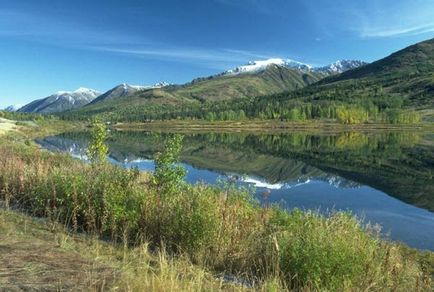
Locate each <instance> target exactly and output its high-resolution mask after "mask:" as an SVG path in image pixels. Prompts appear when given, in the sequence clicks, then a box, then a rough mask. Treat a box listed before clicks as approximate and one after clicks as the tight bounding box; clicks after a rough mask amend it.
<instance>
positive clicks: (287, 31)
mask: <svg viewBox="0 0 434 292" xmlns="http://www.w3.org/2000/svg"><path fill="white" fill-rule="evenodd" d="M433 37H434V1H433V0H182V1H181V0H155V1H154V0H149V1H148V0H92V1H91V0H74V1H70V0H51V1H49V0H37V1H36V0H14V1H11V0H0V108H3V107H5V106H8V105H11V104H25V103H28V102H30V101H32V100H34V99H37V98H42V97H46V96H48V95H50V94H52V93H54V92H57V91H61V90H75V89H77V88H79V87H88V88H92V89H96V90H99V91H101V92H104V91H107V90H109V89H110V88H112V87H114V86H116V85H118V84H120V83H124V82H125V83H129V84H134V85H150V84H154V83H157V82H160V81H165V82H169V83H184V82H187V81H190V80H191V79H193V78H196V77H201V76H208V75H212V74H215V73H219V72H221V71H224V70H227V69H230V68H233V67H236V66H239V65H243V64H245V63H246V62H248V61H250V60H262V59H267V58H276V57H277V58H290V59H293V60H296V61H300V62H304V63H307V64H310V65H314V66H315V65H326V64H329V63H332V62H334V61H336V60H340V59H357V60H364V61H368V62H372V61H375V60H377V59H380V58H383V57H385V56H387V55H389V54H390V53H392V52H394V51H397V50H399V49H402V48H404V47H406V46H408V45H411V44H414V43H416V42H419V41H422V40H426V39H430V38H433Z"/></svg>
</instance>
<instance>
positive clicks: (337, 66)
mask: <svg viewBox="0 0 434 292" xmlns="http://www.w3.org/2000/svg"><path fill="white" fill-rule="evenodd" d="M367 64H368V63H366V62H363V61H359V60H340V61H336V62H334V63H332V64H330V65H327V66H324V67H317V68H313V70H315V71H318V72H325V73H329V74H330V75H332V74H339V73H343V72H346V71H349V70H352V69H355V68H359V67H362V66H364V65H367Z"/></svg>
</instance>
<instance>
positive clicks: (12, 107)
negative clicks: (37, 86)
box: [3, 104, 23, 112]
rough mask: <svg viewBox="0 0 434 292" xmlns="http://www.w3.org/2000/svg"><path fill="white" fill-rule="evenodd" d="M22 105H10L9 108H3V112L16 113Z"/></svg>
mask: <svg viewBox="0 0 434 292" xmlns="http://www.w3.org/2000/svg"><path fill="white" fill-rule="evenodd" d="M22 106H23V105H22V104H12V105H10V106H7V107H5V108H4V109H3V110H4V111H5V112H16V111H17V110H19V109H20V108H21V107H22Z"/></svg>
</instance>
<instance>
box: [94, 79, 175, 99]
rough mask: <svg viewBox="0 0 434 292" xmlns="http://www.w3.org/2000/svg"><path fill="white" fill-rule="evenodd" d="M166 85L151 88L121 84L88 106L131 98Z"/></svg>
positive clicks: (159, 84)
mask: <svg viewBox="0 0 434 292" xmlns="http://www.w3.org/2000/svg"><path fill="white" fill-rule="evenodd" d="M168 85H169V84H168V83H165V82H161V83H157V84H155V85H152V86H139V85H130V84H126V83H123V84H120V85H118V86H116V87H114V88H112V89H110V90H109V91H107V92H105V93H103V94H101V95H100V96H98V97H97V98H95V99H94V100H93V101H91V102H90V103H89V104H94V103H99V102H103V101H109V100H113V99H118V98H127V97H131V96H133V95H135V94H136V93H138V92H140V91H145V90H149V89H156V88H161V87H165V86H168Z"/></svg>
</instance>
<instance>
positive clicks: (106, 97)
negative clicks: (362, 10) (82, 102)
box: [65, 64, 327, 118]
mask: <svg viewBox="0 0 434 292" xmlns="http://www.w3.org/2000/svg"><path fill="white" fill-rule="evenodd" d="M325 76H327V75H326V74H324V73H320V72H304V71H301V70H298V69H290V68H286V67H283V66H278V65H274V64H272V65H270V66H267V68H266V69H265V70H263V71H260V72H254V73H250V74H239V75H229V76H225V75H216V76H210V77H207V78H200V79H195V80H193V81H192V82H190V83H187V84H185V85H171V86H165V87H160V88H151V89H143V90H137V91H135V92H134V90H130V94H121V93H123V92H124V89H123V87H122V86H121V87H119V86H118V87H115V88H113V89H112V90H110V91H108V92H106V93H104V94H103V95H101V96H100V97H98V98H97V99H95V100H94V101H93V102H91V103H90V104H88V105H87V106H85V107H83V108H80V109H78V110H74V111H71V112H68V113H65V116H69V117H71V116H75V117H80V118H86V117H89V116H92V115H95V114H101V113H104V114H108V115H110V113H113V115H117V114H118V113H119V112H123V113H125V114H126V113H128V112H129V113H131V116H133V115H135V114H139V113H140V112H141V111H144V110H147V111H152V110H153V109H154V108H158V109H161V108H173V109H174V110H176V109H179V108H180V107H181V106H184V105H191V104H197V105H200V104H201V103H203V102H216V101H225V100H232V99H241V98H246V97H256V96H261V95H267V94H273V93H281V92H284V91H288V90H295V89H299V88H302V87H304V86H306V85H308V84H312V83H314V82H316V81H318V80H320V79H321V78H324V77H325ZM113 115H111V116H113Z"/></svg>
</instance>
